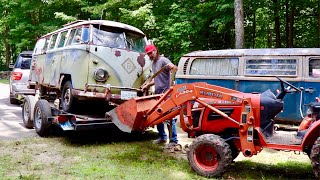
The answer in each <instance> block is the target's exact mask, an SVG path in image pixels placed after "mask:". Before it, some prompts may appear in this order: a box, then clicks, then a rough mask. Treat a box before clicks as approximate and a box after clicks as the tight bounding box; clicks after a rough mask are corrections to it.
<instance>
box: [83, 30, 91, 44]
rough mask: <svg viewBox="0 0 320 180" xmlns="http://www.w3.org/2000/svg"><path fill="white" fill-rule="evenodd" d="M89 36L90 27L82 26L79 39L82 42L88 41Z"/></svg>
mask: <svg viewBox="0 0 320 180" xmlns="http://www.w3.org/2000/svg"><path fill="white" fill-rule="evenodd" d="M89 37H90V29H89V28H87V27H86V28H82V36H81V41H82V42H85V43H87V42H89Z"/></svg>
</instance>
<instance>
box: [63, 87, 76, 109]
mask: <svg viewBox="0 0 320 180" xmlns="http://www.w3.org/2000/svg"><path fill="white" fill-rule="evenodd" d="M72 89H73V86H72V83H71V81H67V82H66V83H64V85H63V88H62V92H61V107H62V110H63V111H65V112H72V110H74V109H75V105H76V101H77V99H76V98H75V97H74V96H73V94H72Z"/></svg>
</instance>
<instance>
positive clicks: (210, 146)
mask: <svg viewBox="0 0 320 180" xmlns="http://www.w3.org/2000/svg"><path fill="white" fill-rule="evenodd" d="M187 156H188V160H189V164H190V166H191V168H192V169H193V170H194V171H195V172H197V173H198V174H199V175H202V176H206V177H217V176H221V175H222V174H223V172H224V171H225V170H226V167H227V166H228V165H229V164H230V162H231V161H232V156H231V150H230V147H229V145H228V144H227V143H226V142H225V140H223V139H222V138H220V137H219V136H216V135H213V134H205V135H202V136H199V137H197V138H196V140H195V141H194V142H192V144H191V145H190V146H189V151H188V154H187Z"/></svg>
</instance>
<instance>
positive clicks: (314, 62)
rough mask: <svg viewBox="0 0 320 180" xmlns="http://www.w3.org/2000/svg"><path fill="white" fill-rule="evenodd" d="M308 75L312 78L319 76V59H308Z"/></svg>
mask: <svg viewBox="0 0 320 180" xmlns="http://www.w3.org/2000/svg"><path fill="white" fill-rule="evenodd" d="M309 76H310V77H314V78H319V77H320V59H311V60H310V61H309Z"/></svg>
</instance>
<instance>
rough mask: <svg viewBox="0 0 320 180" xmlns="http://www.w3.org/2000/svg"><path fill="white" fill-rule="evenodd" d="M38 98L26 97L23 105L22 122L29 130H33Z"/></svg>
mask: <svg viewBox="0 0 320 180" xmlns="http://www.w3.org/2000/svg"><path fill="white" fill-rule="evenodd" d="M36 102H37V98H36V97H35V96H30V95H28V96H26V97H25V98H24V100H23V104H22V120H23V125H24V127H26V128H28V129H32V128H33V118H34V106H35V105H36Z"/></svg>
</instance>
